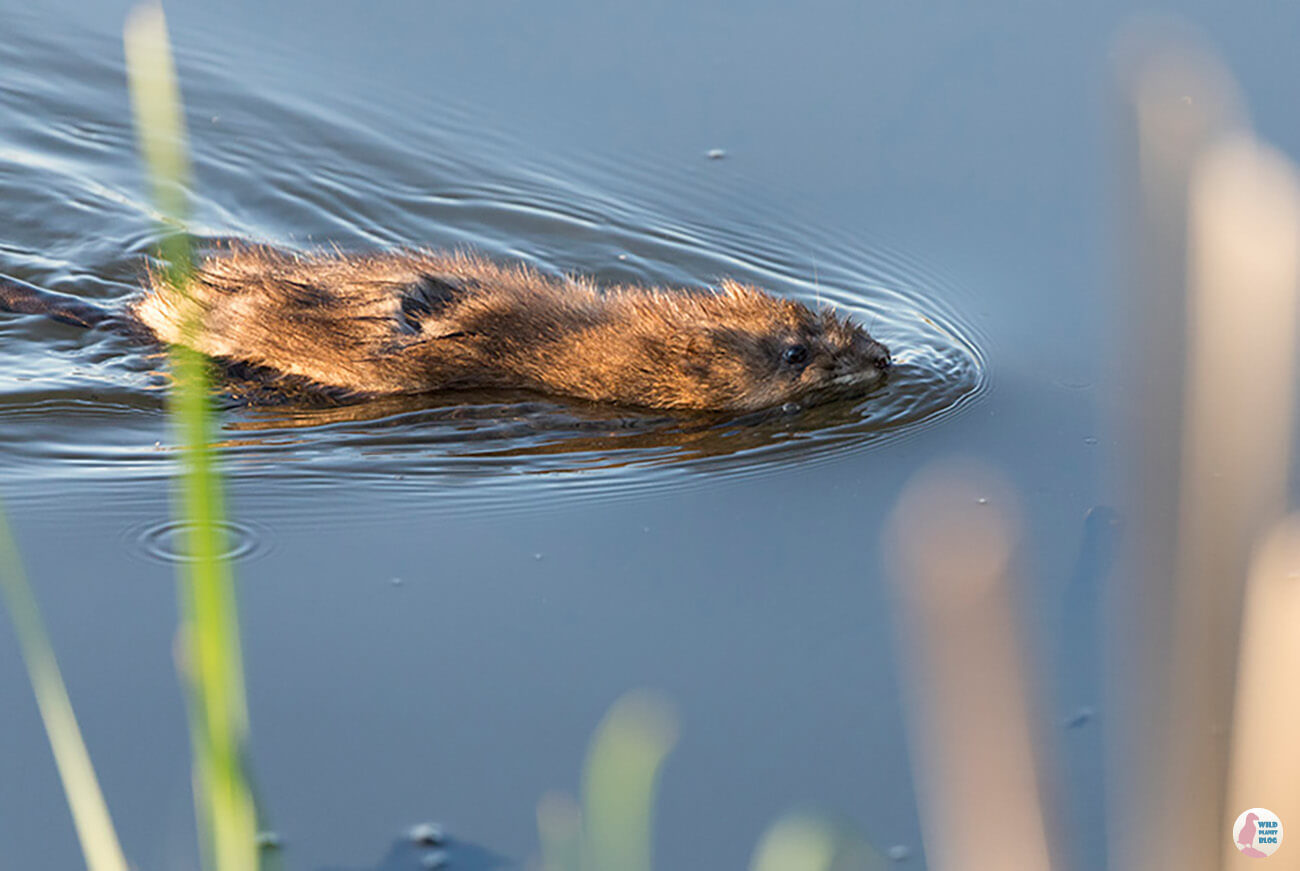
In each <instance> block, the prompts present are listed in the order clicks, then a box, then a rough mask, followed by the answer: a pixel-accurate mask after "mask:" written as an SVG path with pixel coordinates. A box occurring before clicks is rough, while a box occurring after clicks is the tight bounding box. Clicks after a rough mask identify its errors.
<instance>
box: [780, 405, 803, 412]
mask: <svg viewBox="0 0 1300 871" xmlns="http://www.w3.org/2000/svg"><path fill="white" fill-rule="evenodd" d="M781 410H782V411H783V412H785V413H786V414H798V413H799V412H800V411H802V410H803V406H801V405H800V404H799V403H797V402H787V403H786V404H785V405H783V406H781Z"/></svg>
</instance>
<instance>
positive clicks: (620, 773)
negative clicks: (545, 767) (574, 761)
mask: <svg viewBox="0 0 1300 871" xmlns="http://www.w3.org/2000/svg"><path fill="white" fill-rule="evenodd" d="M676 742H677V715H676V713H675V712H674V710H673V708H672V706H671V705H670V704H669V703H668V701H667V700H666V699H664V698H661V697H660V696H657V695H654V694H652V693H648V692H634V693H629V694H628V695H626V696H624V697H623V698H621V699H619V700H618V701H617V702H615V703H614V706H613V707H612V708H610V710H609V713H608V714H606V715H605V719H604V720H602V721H601V723H600V725H599V726H598V727H597V729H596V734H595V735H594V736H593V737H592V740H591V748H590V749H589V750H588V752H587V766H586V771H585V773H584V777H583V790H582V805H583V812H582V820H583V834H584V839H583V850H582V867H583V871H650V869H651V865H652V861H651V847H650V836H651V832H652V831H653V827H654V819H653V817H654V800H655V793H656V788H657V785H658V779H659V769H660V767H661V766H662V765H663V761H664V759H665V758H666V757H667V756H668V753H669V752H670V751H671V750H672V748H673V745H674V744H675V743H676Z"/></svg>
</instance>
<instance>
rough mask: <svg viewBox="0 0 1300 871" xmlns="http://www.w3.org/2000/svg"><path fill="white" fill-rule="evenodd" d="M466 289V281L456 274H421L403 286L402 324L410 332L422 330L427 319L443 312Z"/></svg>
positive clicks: (401, 299)
mask: <svg viewBox="0 0 1300 871" xmlns="http://www.w3.org/2000/svg"><path fill="white" fill-rule="evenodd" d="M464 291H465V284H464V282H462V281H461V279H459V278H457V277H456V276H454V275H432V274H426V275H421V276H420V277H419V278H418V279H416V280H415V281H413V282H411V283H410V284H408V285H406V286H405V287H403V288H402V291H401V295H400V306H401V317H400V321H401V323H402V326H403V327H404V328H405V329H406V330H408V331H409V332H412V333H418V332H420V329H421V326H422V324H423V322H424V321H425V320H427V319H429V318H432V317H436V316H437V315H439V314H441V313H442V312H443V311H444V310H445V309H446V308H447V307H448V306H449V305H451V303H452V302H453V301H455V299H456V297H457V296H458V295H459V294H461V293H463V292H464Z"/></svg>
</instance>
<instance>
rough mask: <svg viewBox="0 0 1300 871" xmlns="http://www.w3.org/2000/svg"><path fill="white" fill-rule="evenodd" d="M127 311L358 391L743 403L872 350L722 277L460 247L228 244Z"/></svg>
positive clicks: (863, 371)
mask: <svg viewBox="0 0 1300 871" xmlns="http://www.w3.org/2000/svg"><path fill="white" fill-rule="evenodd" d="M133 312H134V315H135V316H136V317H137V318H138V319H139V321H140V322H141V323H143V324H144V325H146V326H147V327H148V328H149V329H150V330H152V332H153V333H154V335H155V336H156V337H157V338H158V339H159V340H161V341H163V342H168V343H173V344H183V345H187V346H190V347H192V348H194V349H196V350H198V351H201V352H202V353H204V354H207V355H209V356H212V357H215V358H218V359H220V360H223V361H227V362H232V363H239V364H248V365H252V366H256V367H261V368H262V369H265V370H269V371H270V372H271V373H275V374H278V375H282V376H288V377H291V378H294V379H299V380H305V381H307V382H310V383H312V384H316V385H319V386H321V387H325V388H332V389H335V390H342V391H346V392H348V393H354V394H359V395H375V394H385V393H418V392H427V391H433V390H447V389H459V388H524V389H531V390H537V391H542V392H546V393H552V394H560V395H565V396H572V397H578V398H583V399H590V400H597V401H607V402H617V403H623V404H627V405H640V406H651V407H658V408H694V409H719V410H723V409H732V410H750V409H758V408H764V407H768V406H772V405H778V404H781V403H784V402H787V401H791V400H795V399H799V398H804V397H816V396H821V395H825V394H827V393H830V392H839V391H844V390H850V389H862V388H863V387H865V386H868V385H871V384H874V383H876V382H877V381H879V380H880V378H881V377H882V375H883V373H884V371H885V370H886V369H887V368H888V366H889V353H888V351H887V350H886V349H885V347H884V346H883V345H881V344H880V343H879V342H877V341H875V340H874V339H872V338H871V337H870V336H869V335H868V334H867V332H866V331H865V330H864V329H863V328H862V327H860V326H858V325H856V324H854V323H853V322H852V321H850V320H849V319H846V318H840V317H837V316H836V315H834V314H833V313H831V312H827V311H820V312H818V311H813V310H811V309H809V308H808V307H807V306H804V305H801V304H799V303H797V302H793V301H791V300H786V299H780V298H777V297H774V296H771V295H770V294H768V293H765V292H763V291H761V290H758V289H757V288H754V287H750V286H748V285H743V284H738V283H735V282H732V281H724V282H722V285H721V287H720V288H719V289H718V290H717V291H709V290H682V289H672V290H668V289H663V288H656V287H649V288H647V287H638V286H616V287H609V288H603V289H602V288H598V287H597V286H596V285H595V283H594V282H593V281H591V280H590V279H586V278H577V277H571V278H564V279H558V278H551V277H547V276H544V275H542V274H540V273H538V272H537V271H535V270H533V269H530V268H528V267H527V266H523V265H500V264H497V263H493V262H492V261H489V260H486V259H483V258H480V257H477V256H472V255H468V254H441V253H437V252H432V251H396V252H387V253H378V254H343V253H337V252H336V253H314V254H300V253H294V252H288V251H283V250H280V249H276V248H271V247H266V246H254V245H232V246H230V247H229V248H227V249H225V250H222V251H218V252H215V253H213V254H211V255H209V256H207V257H205V258H202V259H200V260H199V261H198V263H197V264H196V267H195V269H194V271H193V274H192V276H191V278H190V280H189V282H188V283H187V284H186V287H185V288H184V291H183V292H181V291H177V290H175V289H173V288H172V287H171V286H170V285H169V284H168V283H167V282H166V281H165V279H164V278H163V277H162V276H160V275H157V274H153V275H151V288H150V290H149V291H148V292H147V293H146V295H145V296H144V297H142V298H141V299H140V300H138V301H137V302H136V303H134V305H133Z"/></svg>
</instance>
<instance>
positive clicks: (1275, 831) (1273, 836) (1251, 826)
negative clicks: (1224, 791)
mask: <svg viewBox="0 0 1300 871" xmlns="http://www.w3.org/2000/svg"><path fill="white" fill-rule="evenodd" d="M1232 842H1233V844H1235V845H1236V847H1237V849H1238V850H1239V851H1240V852H1241V854H1242V855H1243V856H1250V857H1251V858H1252V859H1267V858H1268V857H1269V856H1272V855H1273V853H1275V852H1276V851H1277V848H1278V847H1280V846H1281V845H1282V821H1281V820H1279V819H1278V818H1277V814H1275V813H1273V812H1272V811H1271V810H1268V809H1266V808H1262V807H1253V808H1251V809H1250V810H1247V811H1245V812H1243V813H1242V815H1241V816H1239V817H1237V822H1236V824H1235V825H1234V826H1233V827H1232Z"/></svg>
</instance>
